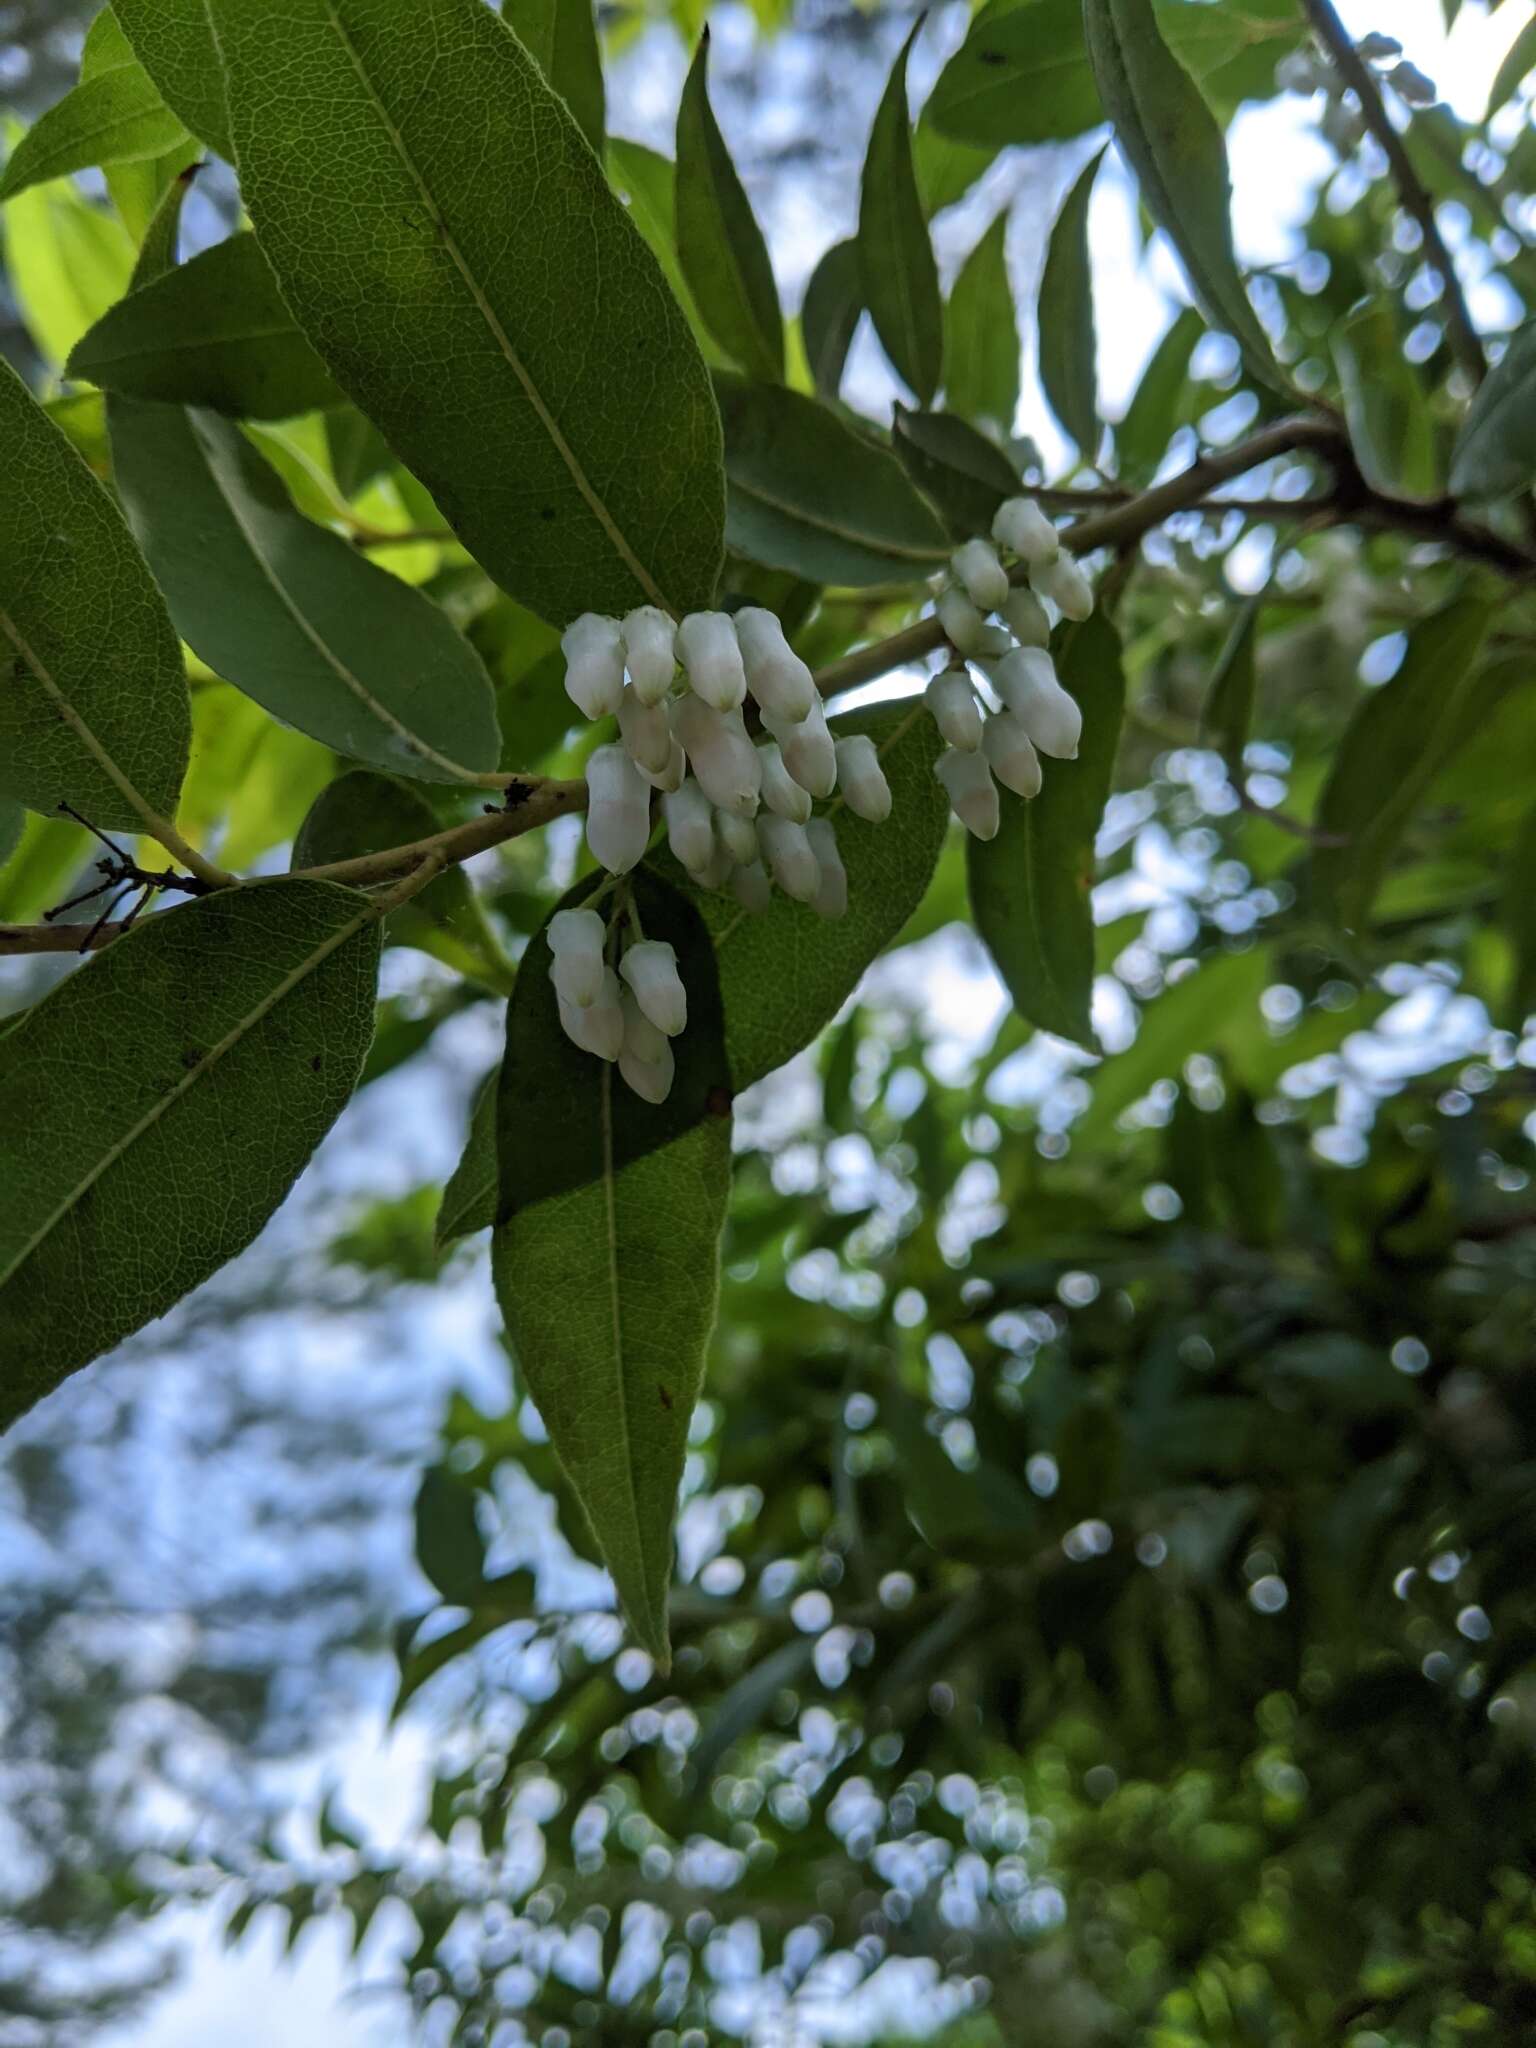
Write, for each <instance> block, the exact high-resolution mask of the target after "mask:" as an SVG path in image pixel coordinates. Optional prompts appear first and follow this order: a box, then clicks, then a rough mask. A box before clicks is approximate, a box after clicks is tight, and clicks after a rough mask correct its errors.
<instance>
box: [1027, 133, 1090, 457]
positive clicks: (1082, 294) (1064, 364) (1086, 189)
mask: <svg viewBox="0 0 1536 2048" xmlns="http://www.w3.org/2000/svg"><path fill="white" fill-rule="evenodd" d="M1103 161H1104V152H1103V150H1099V151H1098V152H1097V154H1096V155H1095V156H1094V157H1092V158H1091V160H1090V161H1089V163H1088V164H1087V166H1086V167H1085V168H1084V170H1083V172H1082V174H1081V175H1080V176H1079V177H1078V179H1077V180H1076V182H1075V183H1074V184H1073V187H1072V189H1071V191H1070V192H1069V193H1068V194H1067V196H1066V199H1065V201H1064V202H1063V205H1062V209H1061V212H1060V213H1059V214H1058V215H1057V217H1056V225H1055V227H1054V228H1052V230H1051V240H1050V245H1049V247H1048V248H1047V250H1046V256H1045V270H1044V272H1043V274H1042V276H1041V279H1040V297H1039V301H1038V303H1037V307H1036V311H1037V316H1038V321H1039V328H1040V381H1041V383H1042V384H1043V385H1044V386H1045V395H1046V397H1047V398H1048V399H1049V400H1050V403H1051V411H1052V412H1053V413H1055V415H1056V417H1057V419H1058V420H1060V422H1061V424H1062V425H1063V426H1064V427H1065V428H1066V430H1067V432H1068V433H1069V434H1070V435H1071V436H1072V438H1073V440H1074V441H1075V442H1076V443H1077V448H1078V453H1079V454H1080V455H1081V456H1082V458H1083V460H1084V461H1085V462H1089V463H1091V462H1094V461H1095V460H1096V459H1097V457H1098V452H1099V441H1100V439H1101V437H1102V430H1101V428H1100V426H1099V384H1098V362H1099V340H1098V330H1097V328H1096V327H1095V326H1094V319H1093V265H1092V262H1091V260H1090V257H1089V253H1088V203H1089V201H1090V200H1091V199H1092V197H1093V182H1094V179H1095V178H1096V177H1097V176H1098V173H1099V165H1100V164H1101V163H1102V162H1103Z"/></svg>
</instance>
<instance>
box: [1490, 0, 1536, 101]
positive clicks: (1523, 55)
mask: <svg viewBox="0 0 1536 2048" xmlns="http://www.w3.org/2000/svg"><path fill="white" fill-rule="evenodd" d="M1533 71H1536V21H1528V22H1527V23H1526V24H1525V27H1524V28H1523V29H1521V31H1520V33H1519V35H1517V36H1516V37H1515V40H1514V41H1513V42H1512V43H1511V44H1510V46H1509V48H1508V49H1507V50H1506V51H1505V53H1504V58H1503V62H1502V63H1501V64H1500V65H1499V68H1498V70H1497V71H1496V72H1495V73H1494V75H1493V84H1492V85H1491V86H1490V87H1489V88H1488V107H1487V111H1486V112H1485V113H1484V115H1483V119H1484V120H1485V121H1489V120H1491V119H1492V118H1493V116H1494V115H1495V114H1496V113H1497V112H1498V111H1499V109H1500V107H1502V106H1504V105H1505V104H1506V103H1507V102H1508V101H1510V100H1512V99H1513V98H1514V96H1515V94H1516V93H1517V92H1518V91H1519V89H1520V87H1521V86H1522V85H1523V84H1524V82H1525V80H1526V79H1527V78H1529V76H1530V75H1531V73H1532V72H1533Z"/></svg>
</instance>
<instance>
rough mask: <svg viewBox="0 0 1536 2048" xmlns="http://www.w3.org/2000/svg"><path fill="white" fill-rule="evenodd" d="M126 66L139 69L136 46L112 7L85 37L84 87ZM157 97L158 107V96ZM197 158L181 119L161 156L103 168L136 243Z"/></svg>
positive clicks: (115, 201) (142, 236)
mask: <svg viewBox="0 0 1536 2048" xmlns="http://www.w3.org/2000/svg"><path fill="white" fill-rule="evenodd" d="M124 65H132V66H134V67H135V68H136V69H137V68H139V66H138V59H137V58H136V57H135V56H134V54H133V46H132V44H131V43H130V42H129V41H128V38H127V37H126V36H125V35H124V34H123V31H122V27H121V24H120V23H119V21H118V19H117V16H116V14H115V13H114V12H113V10H112V9H111V8H110V7H103V8H102V10H101V12H100V14H98V15H97V17H96V19H95V20H94V21H93V22H92V23H91V26H90V28H89V30H88V31H87V33H86V38H85V47H84V49H83V50H82V51H81V53H80V83H81V84H82V85H86V84H88V83H90V82H91V81H92V80H93V79H95V78H97V77H99V76H100V75H101V74H102V73H103V72H107V71H112V70H115V69H117V68H119V67H121V66H124ZM141 75H142V74H141ZM153 89H154V88H153V87H151V90H153ZM155 97H156V101H157V102H159V94H158V93H156V95H155ZM160 103H161V104H163V102H160ZM197 154H198V145H197V143H196V141H195V140H194V139H193V138H192V136H190V135H189V134H188V133H187V131H186V129H185V128H184V127H183V126H182V124H181V122H180V121H179V120H178V121H177V122H176V141H175V142H174V143H173V144H172V146H171V147H170V148H169V149H168V150H166V151H165V152H164V153H163V154H159V155H154V156H149V157H143V158H135V159H133V160H132V161H130V162H117V163H107V164H105V165H104V166H103V173H104V176H105V178H106V181H107V191H108V192H109V193H110V195H111V198H112V204H113V205H114V206H115V207H116V208H117V211H118V217H119V218H120V219H121V221H122V223H123V225H124V226H125V227H126V228H127V230H128V232H129V234H130V235H131V236H132V237H133V239H134V240H135V241H136V242H142V241H143V239H144V236H145V235H146V233H147V232H148V230H149V224H150V222H151V221H152V220H153V219H154V216H155V213H156V210H157V209H158V207H159V205H160V202H161V200H162V199H163V198H164V197H165V195H166V193H167V192H168V191H169V190H170V188H171V185H172V183H173V181H174V180H175V179H176V178H177V177H179V176H180V175H181V174H182V173H183V172H185V171H186V170H187V169H188V168H189V167H190V166H191V165H193V164H194V163H195V162H196V159H197Z"/></svg>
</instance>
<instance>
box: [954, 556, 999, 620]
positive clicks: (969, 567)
mask: <svg viewBox="0 0 1536 2048" xmlns="http://www.w3.org/2000/svg"><path fill="white" fill-rule="evenodd" d="M949 560H950V567H951V568H952V569H953V570H954V572H955V574H956V576H957V577H958V578H959V579H960V585H961V588H962V589H963V590H964V591H965V594H966V596H967V597H968V598H969V599H970V600H971V603H972V604H973V605H975V607H976V609H977V610H978V611H983V612H995V611H996V610H998V608H999V607H1000V606H1001V605H1003V604H1005V603H1006V602H1007V599H1008V572H1007V570H1006V569H1005V568H1004V567H1003V565H1002V563H1001V562H1000V561H999V560H998V559H997V550H996V549H995V548H994V547H993V546H992V544H991V543H990V542H989V541H984V540H968V541H967V542H966V543H965V545H964V546H963V547H958V548H956V549H955V552H954V553H953V554H952V555H951V556H950V558H949Z"/></svg>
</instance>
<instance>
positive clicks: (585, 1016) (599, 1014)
mask: <svg viewBox="0 0 1536 2048" xmlns="http://www.w3.org/2000/svg"><path fill="white" fill-rule="evenodd" d="M621 993H622V992H621V990H620V988H619V977H618V976H617V975H616V974H615V973H614V971H613V969H612V968H611V967H605V968H604V969H603V987H602V992H601V994H600V995H599V996H598V999H597V1001H596V1002H595V1003H588V1004H587V1005H586V1007H585V1008H583V1007H582V1006H581V1005H580V1004H578V1003H568V1002H566V1001H565V1000H564V999H563V998H562V999H561V1003H560V1026H561V1029H562V1030H563V1031H564V1033H565V1035H566V1037H567V1038H568V1039H570V1041H571V1043H572V1044H573V1045H579V1046H580V1047H581V1049H582V1051H583V1052H589V1053H592V1054H594V1055H595V1056H596V1058H598V1059H600V1060H616V1059H617V1058H618V1056H619V1048H620V1046H622V1044H623V1043H624V1012H623V1009H622V1008H621V1006H620V997H621Z"/></svg>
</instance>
